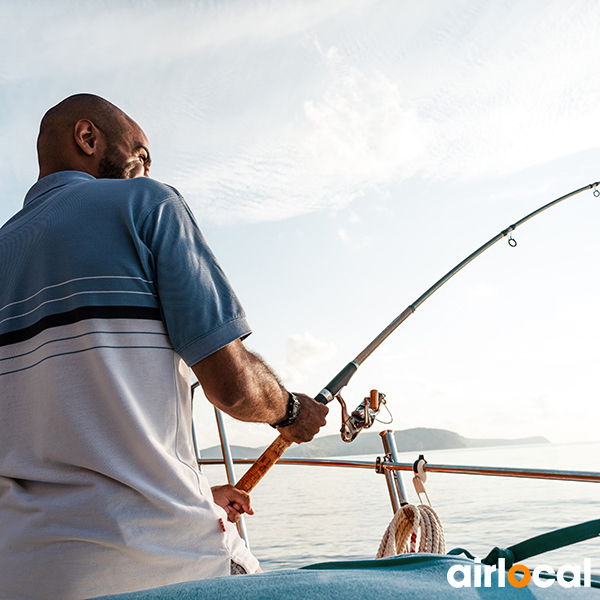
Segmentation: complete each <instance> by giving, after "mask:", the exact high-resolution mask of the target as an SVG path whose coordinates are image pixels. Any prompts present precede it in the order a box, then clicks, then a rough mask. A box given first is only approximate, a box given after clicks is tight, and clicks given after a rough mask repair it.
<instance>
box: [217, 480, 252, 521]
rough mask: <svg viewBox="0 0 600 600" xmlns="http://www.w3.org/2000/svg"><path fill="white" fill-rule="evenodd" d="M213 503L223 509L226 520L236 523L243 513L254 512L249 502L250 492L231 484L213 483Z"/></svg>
mask: <svg viewBox="0 0 600 600" xmlns="http://www.w3.org/2000/svg"><path fill="white" fill-rule="evenodd" d="M211 491H212V495H213V500H214V501H215V504H217V505H219V506H220V507H221V508H223V509H225V512H226V513H227V520H228V521H231V522H232V523H237V522H238V521H239V520H240V517H241V516H242V515H243V514H244V513H248V514H249V515H253V514H254V509H253V508H252V505H251V504H250V494H248V493H247V492H244V491H242V490H238V489H237V488H235V487H233V486H232V485H229V484H226V485H215V486H214V487H212V488H211Z"/></svg>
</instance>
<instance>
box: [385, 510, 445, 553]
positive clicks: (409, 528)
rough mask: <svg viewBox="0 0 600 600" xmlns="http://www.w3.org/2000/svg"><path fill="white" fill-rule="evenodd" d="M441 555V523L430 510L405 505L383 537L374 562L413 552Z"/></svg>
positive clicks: (443, 547) (442, 541)
mask: <svg viewBox="0 0 600 600" xmlns="http://www.w3.org/2000/svg"><path fill="white" fill-rule="evenodd" d="M419 534H420V540H419V550H418V552H428V553H430V554H445V553H446V542H445V540H444V528H443V527H442V522H441V521H440V518H439V517H438V516H437V514H436V512H435V511H434V510H433V508H431V506H425V505H424V504H420V505H419V506H414V505H412V504H405V505H404V506H403V507H401V508H400V510H398V512H397V513H396V514H395V515H394V517H393V519H392V521H391V523H390V524H389V526H388V528H387V529H386V532H385V533H384V535H383V539H382V540H381V544H380V545H379V550H378V551H377V558H386V557H388V556H395V555H396V554H406V553H408V552H417V550H416V548H417V538H418V537H419Z"/></svg>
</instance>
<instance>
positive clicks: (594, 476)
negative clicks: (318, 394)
mask: <svg viewBox="0 0 600 600" xmlns="http://www.w3.org/2000/svg"><path fill="white" fill-rule="evenodd" d="M215 416H216V420H217V428H218V430H219V438H220V443H221V451H222V456H223V457H222V458H202V456H201V453H200V451H199V450H198V446H197V443H196V439H195V434H194V446H195V448H196V459H197V461H198V465H199V466H200V467H202V466H203V465H224V466H225V472H226V475H227V480H228V482H229V483H230V484H232V485H235V473H234V465H235V464H238V465H251V464H254V462H255V461H256V459H255V458H234V457H233V455H232V452H231V448H230V445H229V442H228V439H227V433H226V430H225V424H224V422H223V416H222V414H221V411H220V410H219V409H218V408H215ZM380 436H381V439H382V444H383V450H384V456H383V457H376V458H374V459H372V460H349V459H344V458H285V457H282V458H280V459H279V460H278V461H277V464H278V465H294V466H319V467H342V468H354V469H372V470H374V471H375V472H377V473H381V474H383V475H385V478H386V483H387V487H388V493H389V496H390V502H391V504H392V509H393V511H394V514H395V513H396V512H397V511H398V509H399V508H400V507H401V506H402V505H403V504H405V503H406V502H407V500H406V498H407V496H406V492H405V490H404V484H403V481H402V477H401V473H400V472H401V471H409V472H412V471H413V468H414V464H413V463H403V462H400V460H399V459H398V450H397V447H396V441H395V438H394V432H393V431H392V430H386V431H382V432H380ZM427 471H428V472H431V473H453V474H455V475H485V476H492V477H517V478H524V479H547V480H558V481H579V482H588V483H600V473H599V472H594V471H572V470H558V469H531V468H513V467H481V466H471V465H467V466H465V465H437V464H432V463H427ZM238 531H239V533H240V536H241V537H242V539H243V540H244V541H245V542H246V544H247V545H248V547H250V545H249V541H248V534H247V531H246V526H245V522H244V519H243V518H242V519H240V521H239V522H238Z"/></svg>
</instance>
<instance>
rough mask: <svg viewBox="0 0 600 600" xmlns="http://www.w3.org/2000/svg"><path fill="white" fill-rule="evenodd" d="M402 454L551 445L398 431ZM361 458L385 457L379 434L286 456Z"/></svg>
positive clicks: (217, 449)
mask: <svg viewBox="0 0 600 600" xmlns="http://www.w3.org/2000/svg"><path fill="white" fill-rule="evenodd" d="M394 437H395V438H396V446H397V447H398V452H411V451H415V452H420V451H425V450H448V449H453V448H482V447H485V446H512V445H525V444H549V443H550V441H549V440H547V439H546V438H545V437H541V436H538V437H528V438H518V439H513V440H507V439H475V438H466V437H463V436H462V435H459V434H458V433H455V432H454V431H448V430H447V429H429V428H427V427H416V428H414V429H404V430H403V431H396V432H395V434H394ZM265 448H266V446H261V447H258V448H249V447H247V446H234V445H232V446H231V453H232V454H233V457H234V458H249V459H254V458H258V457H259V456H260V455H261V454H262V452H263V451H264V450H265ZM200 454H201V456H202V458H221V446H211V447H210V448H205V449H203V450H201V451H200ZM358 454H383V445H382V443H381V437H380V435H379V434H378V433H375V432H371V431H368V432H363V433H361V434H360V435H359V436H358V437H357V438H356V439H355V440H354V441H353V442H352V443H350V444H346V443H345V442H343V441H342V440H341V439H340V436H339V435H325V436H323V437H319V438H316V439H314V440H313V441H312V442H309V443H308V444H301V445H299V446H298V445H294V446H292V447H291V448H290V449H289V450H288V451H287V452H286V453H285V456H286V457H287V458H325V457H331V456H350V455H358Z"/></svg>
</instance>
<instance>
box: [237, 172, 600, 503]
mask: <svg viewBox="0 0 600 600" xmlns="http://www.w3.org/2000/svg"><path fill="white" fill-rule="evenodd" d="M599 185H600V181H597V182H596V183H590V184H589V185H586V186H585V187H582V188H580V189H578V190H575V191H574V192H571V193H570V194H566V195H565V196H561V197H560V198H557V199H556V200H553V201H552V202H549V203H548V204H545V205H544V206H542V207H541V208H538V209H537V210H535V211H533V212H532V213H530V214H528V215H527V216H526V217H523V218H522V219H521V220H520V221H517V222H516V223H513V224H512V225H511V226H510V227H507V228H506V229H504V230H503V231H501V232H500V233H499V234H498V235H496V236H494V237H493V238H492V239H491V240H489V241H488V242H486V243H485V244H483V246H481V247H480V248H478V249H477V250H475V252H473V253H472V254H470V255H469V256H467V258H465V259H464V260H463V261H462V262H460V263H458V264H457V265H456V266H455V267H454V268H453V269H452V270H450V271H448V273H446V275H444V276H443V277H442V278H441V279H440V280H439V281H437V282H436V283H435V284H434V285H432V286H431V287H430V288H429V289H428V290H427V291H426V292H425V293H424V294H423V295H421V296H420V297H419V298H417V300H415V301H414V302H413V303H412V304H410V305H409V306H407V307H406V308H405V309H404V310H403V311H402V313H400V315H398V317H396V318H395V319H394V320H393V321H392V322H391V323H390V324H389V325H388V326H387V327H386V328H385V329H384V330H383V331H382V332H381V333H380V334H379V335H378V336H377V337H376V338H375V339H374V340H373V341H372V342H371V343H370V344H369V345H368V346H367V347H366V348H365V349H364V350H363V351H362V352H361V353H360V354H359V355H358V356H357V357H356V358H355V359H354V360H352V361H350V362H349V363H348V364H347V365H346V366H345V367H344V368H343V369H342V370H341V371H340V372H339V373H338V374H337V375H336V376H335V377H334V378H333V379H332V380H331V381H330V382H329V383H328V384H327V385H326V386H325V387H324V388H323V389H322V390H321V391H320V392H319V393H318V394H317V395H316V396H315V400H317V401H318V402H321V403H322V404H328V403H329V402H331V401H332V400H333V399H334V398H335V397H336V395H337V394H338V393H339V392H340V391H341V390H342V388H344V387H345V386H346V385H348V382H349V381H350V379H351V378H352V376H353V375H354V373H356V371H357V369H358V367H360V365H362V364H363V362H364V361H365V360H366V359H367V358H368V357H369V356H371V354H373V352H374V351H375V350H376V349H377V348H378V347H379V346H380V345H381V344H382V343H383V342H384V341H385V340H386V339H387V338H388V337H389V336H390V335H391V334H392V333H393V332H394V331H395V330H396V329H397V328H398V327H399V326H400V325H401V324H402V323H403V322H404V321H405V320H406V319H408V317H410V315H412V314H413V313H414V312H415V311H416V310H417V308H418V307H419V306H420V305H421V304H423V302H425V300H427V298H429V297H430V296H431V295H432V294H434V293H435V292H437V290H439V289H440V288H441V287H442V286H443V285H444V284H445V283H446V282H447V281H448V280H449V279H451V278H452V277H454V275H456V274H457V273H458V272H459V271H460V270H462V269H463V268H464V267H466V266H467V265H468V264H469V263H470V262H472V261H473V260H475V259H476V258H477V257H478V256H480V255H481V254H483V253H484V252H485V251H486V250H487V249H488V248H491V247H492V246H493V245H494V244H495V243H496V242H497V241H499V240H501V239H502V238H504V237H506V236H509V237H508V243H509V244H510V246H512V247H514V246H516V245H517V242H516V241H515V240H514V238H513V237H512V235H511V232H513V231H514V230H515V229H516V228H517V227H520V226H521V225H523V223H526V222H527V221H529V220H530V219H533V217H535V216H537V215H539V214H540V213H542V212H544V211H545V210H547V209H549V208H551V207H552V206H555V205H556V204H558V203H559V202H562V201H563V200H566V199H567V198H571V197H573V196H575V195H577V194H579V193H580V192H584V191H586V190H591V189H594V188H597V187H598V186H599ZM594 196H596V197H598V196H600V191H599V190H597V189H594ZM291 445H292V442H289V441H288V440H286V439H285V438H284V437H283V436H281V435H280V436H279V437H278V438H277V439H276V440H275V441H274V442H273V443H272V444H271V445H270V446H269V447H268V448H267V449H266V450H265V451H264V452H263V454H262V455H261V456H260V457H259V458H258V459H257V461H256V462H255V463H254V464H253V465H252V466H251V467H250V468H249V469H248V471H247V472H246V473H245V475H244V476H243V477H242V478H241V479H240V480H239V481H238V482H237V483H236V485H235V487H236V488H238V489H241V490H244V491H246V492H250V491H251V490H253V489H254V487H255V486H256V484H257V483H258V482H259V481H260V480H261V479H262V478H263V477H264V475H265V474H266V473H267V471H268V470H269V469H270V468H271V467H272V466H273V465H274V464H275V463H276V462H277V461H278V460H279V458H280V457H281V455H282V454H283V453H284V452H285V451H286V450H287V449H288V448H289V447H290V446H291Z"/></svg>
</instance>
